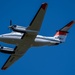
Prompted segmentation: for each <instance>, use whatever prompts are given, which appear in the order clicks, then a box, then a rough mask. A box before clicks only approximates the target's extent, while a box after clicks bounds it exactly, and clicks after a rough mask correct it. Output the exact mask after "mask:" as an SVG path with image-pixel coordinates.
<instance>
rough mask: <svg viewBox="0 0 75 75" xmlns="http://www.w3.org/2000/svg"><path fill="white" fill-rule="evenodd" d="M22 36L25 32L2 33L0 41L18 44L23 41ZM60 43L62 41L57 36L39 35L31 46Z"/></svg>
mask: <svg viewBox="0 0 75 75" xmlns="http://www.w3.org/2000/svg"><path fill="white" fill-rule="evenodd" d="M22 36H23V33H19V32H11V33H7V34H3V35H0V41H2V42H5V43H10V44H16V45H18V43H20V42H21V41H22V40H21V38H22ZM28 42H29V41H28ZM59 43H60V40H59V39H56V38H55V37H47V36H42V35H37V36H36V38H35V40H34V42H33V43H32V44H31V46H44V45H48V46H49V45H56V44H59Z"/></svg>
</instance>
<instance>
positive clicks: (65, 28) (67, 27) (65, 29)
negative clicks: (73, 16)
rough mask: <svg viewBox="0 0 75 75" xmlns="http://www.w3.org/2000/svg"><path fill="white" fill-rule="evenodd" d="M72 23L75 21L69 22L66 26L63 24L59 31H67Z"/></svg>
mask: <svg viewBox="0 0 75 75" xmlns="http://www.w3.org/2000/svg"><path fill="white" fill-rule="evenodd" d="M74 23H75V21H71V22H69V23H68V24H67V25H66V26H64V27H63V28H61V29H60V30H59V31H64V32H68V30H69V29H70V28H71V26H72V25H73V24H74Z"/></svg>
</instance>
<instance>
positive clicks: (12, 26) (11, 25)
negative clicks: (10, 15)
mask: <svg viewBox="0 0 75 75" xmlns="http://www.w3.org/2000/svg"><path fill="white" fill-rule="evenodd" d="M15 27H16V25H13V24H12V20H10V26H9V28H10V29H12V28H15Z"/></svg>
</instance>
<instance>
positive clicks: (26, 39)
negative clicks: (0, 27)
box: [1, 3, 47, 70]
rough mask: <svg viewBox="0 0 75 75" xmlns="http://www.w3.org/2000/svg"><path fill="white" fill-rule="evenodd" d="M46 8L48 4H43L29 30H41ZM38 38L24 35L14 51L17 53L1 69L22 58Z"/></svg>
mask: <svg viewBox="0 0 75 75" xmlns="http://www.w3.org/2000/svg"><path fill="white" fill-rule="evenodd" d="M46 8H47V3H43V4H42V5H41V7H40V8H39V10H38V12H37V14H36V15H35V17H34V19H33V20H32V22H31V23H30V26H29V27H28V28H27V30H34V31H39V30H40V27H41V24H42V21H43V18H44V15H45V11H46ZM36 36H37V33H36V34H35V35H33V34H28V33H25V34H23V36H22V38H21V39H22V41H21V42H20V43H19V44H18V46H16V48H15V49H14V50H15V53H14V54H11V55H10V56H9V58H8V59H7V61H6V62H5V64H4V65H3V67H2V68H1V69H2V70H5V69H7V68H8V67H10V66H11V65H12V64H13V63H14V62H15V61H17V60H18V59H19V58H21V57H22V56H23V55H24V53H25V52H26V51H27V50H28V49H29V48H30V47H31V46H32V43H33V42H34V39H35V37H36Z"/></svg>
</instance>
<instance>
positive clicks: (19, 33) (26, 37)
mask: <svg viewBox="0 0 75 75" xmlns="http://www.w3.org/2000/svg"><path fill="white" fill-rule="evenodd" d="M47 6H48V4H47V3H43V4H42V5H41V6H40V8H39V10H38V12H37V13H36V15H35V16H34V18H33V20H32V21H31V23H30V25H29V26H28V27H23V26H19V25H13V24H12V21H11V20H10V26H9V28H10V29H11V30H12V32H11V33H6V34H2V35H0V41H1V42H4V43H7V44H14V45H15V48H10V47H5V46H0V52H2V53H7V54H10V56H9V58H8V59H7V61H6V62H5V64H4V65H3V66H2V68H1V69H2V70H6V69H7V68H8V67H10V66H11V65H12V64H13V63H14V62H15V61H17V60H18V59H19V58H21V57H22V56H23V55H24V54H25V53H26V51H27V50H28V49H29V48H30V47H39V46H47V45H48V46H55V45H58V44H60V43H63V42H65V40H66V37H67V34H68V30H69V29H70V28H71V26H72V25H73V24H74V23H75V22H74V21H71V22H69V23H68V24H67V25H65V26H64V27H63V28H61V29H60V30H58V31H57V32H56V34H55V35H54V36H53V37H50V36H42V35H38V32H39V30H40V28H41V25H42V21H43V18H44V15H45V13H46V9H47Z"/></svg>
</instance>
